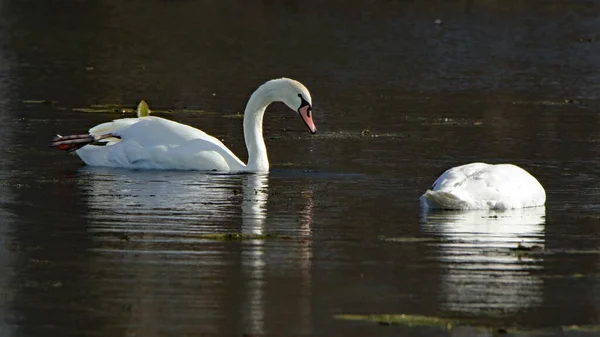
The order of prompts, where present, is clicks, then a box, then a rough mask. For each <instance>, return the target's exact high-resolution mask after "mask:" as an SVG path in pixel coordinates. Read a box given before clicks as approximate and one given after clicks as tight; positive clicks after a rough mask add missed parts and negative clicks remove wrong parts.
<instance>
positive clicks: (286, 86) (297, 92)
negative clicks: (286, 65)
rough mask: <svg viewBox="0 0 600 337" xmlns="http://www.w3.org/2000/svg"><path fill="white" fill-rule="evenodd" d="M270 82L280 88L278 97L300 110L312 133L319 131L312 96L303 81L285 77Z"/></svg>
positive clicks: (293, 108) (292, 107)
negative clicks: (313, 114) (313, 111)
mask: <svg viewBox="0 0 600 337" xmlns="http://www.w3.org/2000/svg"><path fill="white" fill-rule="evenodd" d="M270 82H273V84H275V85H276V86H277V87H278V88H280V90H278V91H279V95H278V96H279V97H277V98H276V99H277V100H279V101H281V102H283V103H285V105H287V106H288V107H289V108H290V109H292V110H294V111H296V112H298V114H299V115H300V117H302V120H303V121H304V124H306V126H307V127H308V129H309V130H310V133H312V134H315V133H317V127H316V126H315V122H314V121H313V116H312V98H311V97H310V92H308V89H306V87H305V86H304V85H303V84H302V83H300V82H298V81H296V80H292V79H290V78H285V77H284V78H280V79H277V80H272V81H270Z"/></svg>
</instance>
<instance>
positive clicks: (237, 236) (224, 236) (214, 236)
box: [194, 232, 292, 241]
mask: <svg viewBox="0 0 600 337" xmlns="http://www.w3.org/2000/svg"><path fill="white" fill-rule="evenodd" d="M194 237H195V238H198V239H206V240H217V241H245V240H274V239H283V240H289V239H292V237H291V236H287V235H281V234H247V233H237V232H231V233H207V234H196V235H194Z"/></svg>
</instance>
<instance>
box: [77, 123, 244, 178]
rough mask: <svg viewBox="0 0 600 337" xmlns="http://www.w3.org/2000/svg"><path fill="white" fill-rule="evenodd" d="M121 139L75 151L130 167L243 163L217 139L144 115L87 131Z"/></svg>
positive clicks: (91, 161)
mask: <svg viewBox="0 0 600 337" xmlns="http://www.w3.org/2000/svg"><path fill="white" fill-rule="evenodd" d="M92 130H93V132H94V133H98V132H101V133H102V134H105V133H106V131H108V133H112V134H113V135H115V136H119V137H121V141H119V142H113V143H109V144H108V145H107V146H89V145H88V146H85V147H83V148H81V149H79V150H77V154H78V155H79V157H81V159H82V160H83V161H84V162H85V163H86V164H88V165H92V166H108V167H123V168H134V169H176V170H216V171H240V170H243V168H244V167H245V165H244V163H243V162H242V161H241V160H239V159H238V158H237V157H236V156H235V155H234V154H233V152H231V150H229V149H228V148H227V147H226V146H225V145H224V144H223V143H222V142H221V141H219V140H218V139H216V138H215V137H212V136H210V135H208V134H206V133H205V132H203V131H201V130H199V129H196V128H194V127H191V126H189V125H185V124H181V123H177V122H174V121H170V120H167V119H164V118H160V117H155V116H147V117H141V118H126V119H119V120H115V121H112V122H108V123H103V124H100V125H98V126H96V127H94V128H92V129H91V130H90V131H92Z"/></svg>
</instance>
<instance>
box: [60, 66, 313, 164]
mask: <svg viewBox="0 0 600 337" xmlns="http://www.w3.org/2000/svg"><path fill="white" fill-rule="evenodd" d="M275 101H281V102H283V103H285V104H286V105H287V106H288V107H290V108H291V109H293V110H295V111H297V113H298V114H299V115H300V116H301V117H302V119H303V120H304V123H305V124H306V125H307V126H308V128H309V129H310V131H311V133H313V134H314V133H316V127H315V124H314V121H313V119H312V108H311V97H310V93H309V92H308V89H306V87H304V85H302V84H301V83H300V82H298V81H295V80H292V79H288V78H280V79H275V80H270V81H268V82H266V83H265V84H263V85H261V86H260V87H259V88H258V89H257V90H256V91H255V92H254V93H253V94H252V95H251V97H250V100H249V101H248V104H247V106H246V110H245V112H244V122H243V123H244V138H245V142H246V147H247V148H248V163H247V164H244V163H243V162H242V161H241V160H240V159H239V158H238V157H237V156H236V155H235V154H233V152H231V150H229V149H228V148H227V147H226V146H225V145H224V144H223V143H222V142H221V141H219V140H218V139H216V138H215V137H213V136H210V135H208V134H206V133H205V132H203V131H201V130H199V129H196V128H194V127H191V126H189V125H185V124H181V123H177V122H174V121H170V120H167V119H164V118H160V117H156V116H141V117H138V118H123V119H117V120H114V121H111V122H107V123H102V124H100V125H97V126H95V127H93V128H91V129H90V130H89V134H86V135H74V136H64V137H63V136H57V137H56V138H55V139H54V142H53V143H52V144H51V146H54V147H58V148H59V149H63V150H67V151H76V153H77V155H79V157H80V158H81V159H82V160H83V161H84V162H85V163H86V164H87V165H90V166H104V167H120V168H128V169H162V170H200V171H219V172H268V171H269V161H268V158H267V150H266V147H265V142H264V139H263V133H262V122H263V115H264V113H265V109H266V108H267V106H268V105H269V104H271V103H272V102H275ZM138 110H139V109H138ZM138 116H140V114H139V113H138Z"/></svg>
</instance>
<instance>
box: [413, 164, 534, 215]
mask: <svg viewBox="0 0 600 337" xmlns="http://www.w3.org/2000/svg"><path fill="white" fill-rule="evenodd" d="M420 201H421V205H422V206H423V207H428V208H439V209H500V210H501V209H514V208H525V207H535V206H542V205H544V203H545V202H546V192H545V191H544V188H543V187H542V185H541V184H540V183H539V182H538V181H537V179H535V178H534V177H533V176H532V175H531V174H529V173H528V172H527V171H525V170H523V169H522V168H520V167H518V166H515V165H512V164H497V165H490V164H485V163H471V164H466V165H462V166H457V167H453V168H451V169H448V170H447V171H446V172H444V173H443V174H442V175H441V176H439V178H437V179H436V180H435V182H434V183H433V185H432V187H431V189H430V190H427V192H425V193H424V194H423V195H422V196H421V198H420Z"/></svg>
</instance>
